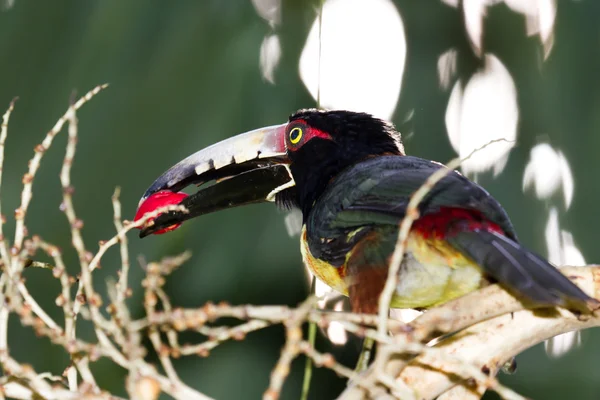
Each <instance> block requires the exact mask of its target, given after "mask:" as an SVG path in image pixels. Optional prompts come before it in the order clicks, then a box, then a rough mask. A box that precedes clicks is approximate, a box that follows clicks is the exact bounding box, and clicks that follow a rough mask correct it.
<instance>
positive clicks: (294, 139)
mask: <svg viewBox="0 0 600 400" xmlns="http://www.w3.org/2000/svg"><path fill="white" fill-rule="evenodd" d="M302 133H303V132H302V128H299V127H295V128H294V129H292V130H291V131H290V143H291V144H298V142H300V140H301V139H302Z"/></svg>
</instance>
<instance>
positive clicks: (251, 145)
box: [136, 109, 600, 313]
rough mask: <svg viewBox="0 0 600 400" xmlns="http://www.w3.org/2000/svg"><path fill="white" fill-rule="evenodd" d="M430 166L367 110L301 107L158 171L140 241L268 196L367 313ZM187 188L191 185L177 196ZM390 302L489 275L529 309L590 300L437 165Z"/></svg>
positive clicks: (467, 185)
mask: <svg viewBox="0 0 600 400" xmlns="http://www.w3.org/2000/svg"><path fill="white" fill-rule="evenodd" d="M440 168H446V167H445V166H443V165H442V164H440V163H437V162H434V161H429V160H426V159H423V158H418V157H414V156H409V155H406V154H405V152H404V147H403V144H402V141H401V136H400V134H399V133H398V132H397V131H396V129H395V128H394V126H393V125H392V124H390V123H388V122H386V121H383V120H381V119H378V118H375V117H373V116H372V115H370V114H367V113H360V112H351V111H342V110H317V109H304V110H300V111H297V112H296V113H294V114H292V115H291V116H290V117H289V119H288V122H286V123H284V124H281V125H275V126H269V127H265V128H260V129H256V130H252V131H250V132H246V133H243V134H240V135H238V136H234V137H231V138H229V139H226V140H224V141H221V142H219V143H216V144H214V145H212V146H209V147H207V148H205V149H202V150H200V151H198V152H196V153H194V154H192V155H191V156H189V157H187V158H186V159H184V160H183V161H181V162H179V163H177V164H176V165H174V166H173V167H171V168H170V169H169V170H167V171H166V172H165V173H164V174H163V175H161V176H160V177H158V178H157V179H156V180H155V181H154V183H153V184H152V185H151V186H150V187H149V188H148V190H147V191H146V192H145V193H144V195H143V196H142V199H141V201H140V205H139V208H138V213H137V216H136V218H139V217H140V216H141V215H142V214H144V213H146V212H147V211H152V210H153V209H156V208H158V207H159V206H161V205H165V204H181V205H182V206H184V207H185V208H186V209H187V211H188V212H181V211H172V212H166V213H163V214H161V215H159V216H158V217H157V218H155V219H154V220H153V221H150V222H149V223H148V224H147V225H146V226H145V227H143V229H142V230H141V232H140V236H141V237H144V236H147V235H149V234H153V233H164V232H167V231H169V230H172V229H175V228H176V227H178V226H179V225H180V224H181V223H182V222H184V221H185V220H188V219H191V218H194V217H197V216H199V215H203V214H206V213H210V212H215V211H219V210H222V209H226V208H230V207H235V206H242V205H246V204H251V203H259V202H264V201H274V202H275V203H277V204H278V205H279V206H281V207H284V208H298V209H299V210H300V211H301V212H302V219H303V227H302V233H301V238H300V242H301V244H300V249H301V253H302V257H303V260H304V262H305V264H306V265H307V266H308V267H309V268H310V270H311V271H312V272H313V273H314V274H315V275H316V276H317V277H318V278H319V279H321V280H322V281H323V282H324V283H326V284H327V285H329V286H330V287H331V288H333V289H334V290H336V291H338V292H340V293H342V294H344V295H346V296H348V297H349V300H350V304H351V308H352V311H354V312H357V313H376V312H377V311H378V302H379V297H380V294H381V292H382V290H383V287H384V285H385V282H386V279H387V275H388V269H389V264H390V259H391V255H392V253H393V252H394V249H395V245H396V241H397V238H398V233H399V225H400V223H401V221H402V220H403V218H404V217H405V215H406V211H407V205H408V202H409V199H410V198H411V195H413V193H415V191H417V190H418V189H419V188H420V187H421V186H422V185H423V184H424V183H425V181H426V180H427V178H428V177H429V176H430V175H431V174H433V173H434V172H435V171H437V170H439V169H440ZM190 185H197V186H198V187H199V190H198V191H197V192H196V193H195V194H192V195H190V196H187V195H185V194H183V193H180V191H182V190H183V189H185V188H186V187H188V186H190ZM418 208H419V215H420V217H419V218H418V219H417V220H416V221H415V222H414V224H413V225H412V228H411V231H410V234H409V235H408V239H407V245H406V252H405V254H404V257H403V261H402V264H401V266H400V270H399V276H398V280H397V282H398V284H397V286H396V288H395V291H394V295H393V298H392V301H391V304H390V307H394V308H413V309H427V308H430V307H433V306H436V305H439V304H442V303H445V302H447V301H449V300H452V299H454V298H457V297H459V296H462V295H464V294H466V293H469V292H471V291H473V290H476V289H478V288H480V287H482V286H484V285H488V284H490V283H493V282H497V283H499V284H500V285H502V286H503V287H504V288H505V289H507V290H508V291H510V292H512V293H513V294H514V295H515V296H517V297H518V298H520V299H523V300H524V301H526V302H529V303H530V304H534V305H536V306H540V307H554V306H560V307H565V308H569V309H572V310H594V309H597V308H598V306H599V304H600V303H599V302H598V301H597V300H596V299H594V298H591V297H590V296H588V295H587V294H585V293H584V292H583V291H582V290H581V289H580V288H579V287H578V286H577V285H575V284H574V283H572V282H571V281H570V280H569V279H568V278H567V277H566V276H565V275H563V274H562V273H561V272H560V270H558V269H557V268H556V267H554V266H553V265H551V264H550V263H549V262H548V261H547V260H546V259H544V258H543V257H541V256H540V255H538V254H536V253H534V252H533V251H531V250H528V249H527V248H525V247H524V246H522V245H521V243H520V242H519V240H518V238H517V234H516V233H515V230H514V228H513V225H512V223H511V221H510V219H509V217H508V215H507V213H506V212H505V210H504V209H503V208H502V206H501V205H500V204H499V203H498V201H496V200H495V199H494V198H493V197H492V196H491V195H490V194H489V193H488V192H487V191H486V190H485V189H484V188H482V187H481V186H479V185H478V184H476V183H474V182H472V181H471V180H469V179H467V178H466V177H465V176H463V175H462V174H460V173H459V172H457V171H454V170H452V171H448V173H447V174H446V175H445V177H444V178H443V179H441V180H440V181H439V182H438V183H437V184H436V185H435V186H433V188H432V189H431V190H430V191H429V193H428V194H427V195H426V196H425V198H424V199H423V200H422V201H421V202H420V204H419V207H418Z"/></svg>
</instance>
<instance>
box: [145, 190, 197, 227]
mask: <svg viewBox="0 0 600 400" xmlns="http://www.w3.org/2000/svg"><path fill="white" fill-rule="evenodd" d="M186 197H188V195H187V194H185V193H181V192H178V193H175V192H169V191H168V190H162V191H160V192H156V193H154V194H152V195H150V197H148V198H147V199H146V200H144V202H143V203H142V204H140V206H139V208H138V210H137V212H136V213H135V218H134V219H133V220H134V221H137V220H138V219H140V218H142V217H143V216H144V214H146V213H149V212H152V211H154V210H156V209H157V208H160V207H164V206H170V205H176V204H179V203H180V202H181V201H182V200H183V199H185V198H186ZM148 221H152V219H149V220H148ZM179 226H181V224H174V225H171V226H169V227H167V228H164V229H161V230H159V231H156V232H154V234H155V235H161V234H163V233H167V232H170V231H172V230H175V229H177V228H179ZM138 229H142V227H139V228H138Z"/></svg>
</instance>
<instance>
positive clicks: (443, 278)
mask: <svg viewBox="0 0 600 400" xmlns="http://www.w3.org/2000/svg"><path fill="white" fill-rule="evenodd" d="M300 243H301V244H300V250H301V252H302V259H303V260H304V263H305V265H306V266H307V267H308V268H309V269H310V271H311V272H312V273H313V274H314V275H315V276H317V278H319V279H320V280H321V281H323V282H324V283H325V284H326V285H328V286H329V287H331V288H332V289H334V290H335V291H337V292H339V293H341V294H343V295H346V296H347V295H348V288H347V285H346V283H345V278H346V276H345V275H346V268H345V266H342V267H339V268H336V267H334V266H332V265H331V264H329V263H328V262H326V261H323V260H320V259H318V258H315V257H314V256H313V255H312V254H311V252H310V249H309V248H308V242H307V240H306V226H304V227H303V228H302V234H301V240H300ZM482 282H483V279H482V271H481V269H480V268H479V266H478V265H477V264H475V263H474V262H473V261H472V260H470V259H469V258H466V257H464V256H463V255H462V254H461V253H459V252H457V251H456V250H455V249H454V248H452V247H451V246H450V245H449V244H448V243H447V242H445V241H443V240H437V239H429V238H427V239H426V238H423V236H422V235H420V234H419V233H416V232H413V233H411V234H410V235H409V238H408V242H407V247H406V253H405V254H404V259H403V261H402V265H401V267H400V271H399V276H398V284H397V286H396V290H395V292H394V296H393V298H392V302H391V304H390V306H391V307H393V308H428V307H432V306H435V305H438V304H441V303H445V302H447V301H449V300H452V299H454V298H456V297H459V296H462V295H464V294H466V293H468V292H471V291H473V290H475V289H477V288H479V287H480V286H481V284H482ZM358 284H360V282H359V283H358Z"/></svg>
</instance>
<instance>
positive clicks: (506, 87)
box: [446, 54, 519, 175]
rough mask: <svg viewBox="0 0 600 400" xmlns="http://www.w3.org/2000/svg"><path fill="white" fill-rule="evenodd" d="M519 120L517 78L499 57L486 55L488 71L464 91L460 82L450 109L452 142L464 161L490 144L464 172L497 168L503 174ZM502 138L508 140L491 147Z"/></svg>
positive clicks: (448, 119) (467, 162)
mask: <svg viewBox="0 0 600 400" xmlns="http://www.w3.org/2000/svg"><path fill="white" fill-rule="evenodd" d="M518 119H519V109H518V107H517V90H516V88H515V84H514V82H513V79H512V77H511V76H510V73H509V72H508V70H507V69H506V67H505V66H504V64H502V62H501V61H500V60H499V59H498V58H497V57H496V56H494V55H491V54H486V55H485V60H484V68H483V69H482V70H481V71H478V72H477V73H475V74H474V75H473V76H472V77H471V79H470V80H469V81H468V82H467V84H466V85H465V86H464V88H463V87H462V84H461V82H460V81H459V82H457V83H456V84H455V85H454V88H453V89H452V93H451V95H450V99H449V101H448V108H447V109H446V129H447V131H448V136H449V139H450V143H451V144H452V147H453V148H454V150H456V152H457V153H458V155H459V156H460V157H461V158H464V157H466V156H468V155H470V154H471V153H472V152H473V150H476V149H479V148H480V147H482V146H484V145H487V146H486V147H485V148H483V149H481V150H479V151H477V152H475V153H474V154H473V155H472V156H471V157H470V158H469V159H468V160H465V161H464V162H463V164H462V169H463V171H464V172H465V173H471V172H483V171H486V170H488V169H490V168H494V175H497V174H499V173H500V172H502V169H503V168H504V166H505V165H506V162H507V160H508V153H509V152H510V150H511V149H512V148H513V147H514V146H515V140H516V137H517V123H518ZM499 139H504V141H499V142H496V143H491V144H490V142H492V141H494V140H499Z"/></svg>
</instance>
